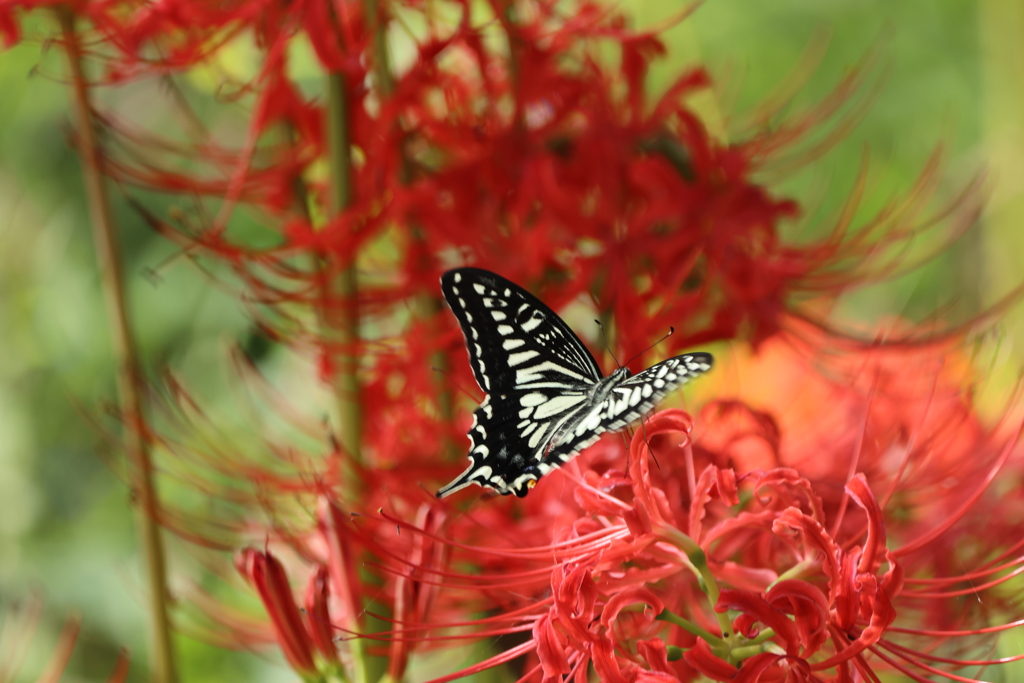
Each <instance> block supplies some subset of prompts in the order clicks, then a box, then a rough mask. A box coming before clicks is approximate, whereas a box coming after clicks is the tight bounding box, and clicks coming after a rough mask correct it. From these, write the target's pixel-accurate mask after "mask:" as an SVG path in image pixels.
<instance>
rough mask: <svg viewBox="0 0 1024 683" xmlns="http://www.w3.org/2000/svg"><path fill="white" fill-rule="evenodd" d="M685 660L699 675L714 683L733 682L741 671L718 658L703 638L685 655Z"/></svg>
mask: <svg viewBox="0 0 1024 683" xmlns="http://www.w3.org/2000/svg"><path fill="white" fill-rule="evenodd" d="M683 659H684V660H685V661H686V663H687V664H689V665H690V666H691V667H692V668H693V669H695V670H696V671H697V672H698V673H700V674H701V675H703V676H706V677H708V678H710V679H711V680H713V681H731V680H733V679H734V678H735V677H736V675H737V674H738V673H739V669H737V668H736V667H734V666H733V665H732V664H730V663H729V662H726V661H724V660H722V659H719V658H718V657H716V656H715V653H713V652H712V651H711V648H710V647H709V646H708V644H707V642H705V641H704V639H703V638H698V639H697V644H696V645H694V646H693V647H691V648H690V649H689V650H687V651H686V652H685V653H683Z"/></svg>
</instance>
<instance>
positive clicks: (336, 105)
mask: <svg viewBox="0 0 1024 683" xmlns="http://www.w3.org/2000/svg"><path fill="white" fill-rule="evenodd" d="M327 85H328V97H327V117H328V123H327V140H328V142H327V144H328V163H329V166H330V173H331V205H330V212H329V215H330V217H331V218H334V217H335V216H338V215H339V214H341V213H342V212H343V211H344V210H345V209H346V208H348V207H349V206H351V204H352V200H353V196H352V142H351V139H350V130H349V126H350V125H351V119H352V117H351V112H350V111H349V108H350V106H351V104H350V101H349V92H348V87H347V84H346V82H345V75H344V74H340V73H331V74H330V75H329V76H328V83H327ZM333 271H334V269H333V268H328V269H327V272H326V273H325V280H326V281H325V283H324V286H325V287H327V288H329V290H330V291H329V292H327V294H328V296H327V297H326V298H327V300H328V304H327V306H328V309H329V310H326V311H324V315H325V316H326V319H327V321H328V322H329V324H330V328H331V332H332V333H333V335H334V337H335V339H336V341H337V343H338V346H339V347H340V348H341V354H340V358H339V364H338V365H339V367H338V373H337V375H336V378H335V380H334V392H335V395H336V396H337V401H338V411H339V416H338V417H339V420H340V423H341V424H340V427H341V434H340V435H339V436H340V440H341V444H342V446H344V447H345V450H346V451H347V452H348V453H349V455H351V457H352V458H353V459H354V460H355V461H356V462H362V437H363V434H362V429H363V425H362V420H363V415H362V405H361V403H360V386H359V350H358V345H359V327H360V324H359V323H360V320H359V280H358V277H357V272H356V258H355V254H352V255H351V257H350V258H349V259H348V262H347V263H343V264H342V267H341V271H340V272H338V273H335V272H333Z"/></svg>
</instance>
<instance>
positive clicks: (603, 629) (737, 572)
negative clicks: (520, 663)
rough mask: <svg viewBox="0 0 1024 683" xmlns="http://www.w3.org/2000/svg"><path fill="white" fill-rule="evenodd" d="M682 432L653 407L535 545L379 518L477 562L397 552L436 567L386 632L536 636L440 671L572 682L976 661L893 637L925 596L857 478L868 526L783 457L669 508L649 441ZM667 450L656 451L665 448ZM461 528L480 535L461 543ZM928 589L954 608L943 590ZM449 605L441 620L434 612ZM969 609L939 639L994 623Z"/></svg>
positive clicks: (705, 484) (424, 639) (854, 505)
mask: <svg viewBox="0 0 1024 683" xmlns="http://www.w3.org/2000/svg"><path fill="white" fill-rule="evenodd" d="M690 430H691V423H690V422H689V419H688V418H687V417H686V416H685V414H683V413H679V412H675V411H666V412H664V413H660V414H659V415H657V416H655V417H654V418H652V419H651V421H650V422H649V424H648V425H647V427H646V437H645V436H644V435H643V434H641V433H639V432H638V433H637V435H636V436H635V437H634V439H633V442H632V447H631V453H630V469H629V474H628V475H625V474H624V473H615V472H609V473H607V474H606V475H605V476H604V477H597V476H594V475H593V474H592V473H591V474H589V475H588V476H587V477H586V478H585V479H576V481H575V490H574V495H573V498H574V499H575V503H576V505H578V506H579V510H580V511H581V513H582V514H580V513H577V515H578V516H577V519H576V520H575V521H574V522H572V523H571V525H567V526H564V527H560V528H561V529H563V530H562V531H558V530H555V531H553V532H552V533H550V535H549V536H548V537H547V538H550V539H551V540H550V542H547V539H546V538H543V539H539V540H543V541H545V542H544V543H543V544H540V545H530V544H529V543H524V542H519V543H516V542H514V541H513V542H512V543H511V544H510V543H509V539H506V538H504V537H501V538H496V537H494V536H493V535H492V536H490V537H487V536H483V537H481V536H479V534H474V533H473V531H472V528H473V527H474V526H479V525H481V524H485V523H484V522H482V521H481V520H479V519H474V520H473V523H472V524H469V525H467V524H465V523H463V524H454V525H453V524H448V525H445V526H444V527H442V528H437V527H433V526H432V527H431V528H424V527H420V526H416V525H412V524H405V523H402V522H400V521H399V520H397V519H396V518H393V517H391V516H390V515H386V514H385V515H384V520H385V522H386V523H397V524H400V525H401V527H402V529H403V534H406V533H408V532H411V534H410V535H418V536H422V538H423V539H424V540H425V541H426V540H429V541H430V543H431V544H434V545H437V544H441V545H446V546H447V547H448V549H449V550H448V551H449V552H450V553H451V556H452V562H453V563H458V562H466V561H470V562H472V563H473V564H476V565H477V566H478V567H482V570H481V571H478V572H474V573H472V574H463V573H459V572H456V571H453V570H452V569H449V568H445V566H444V565H443V564H440V565H439V564H437V563H434V562H431V563H425V562H421V561H419V560H417V561H416V562H415V563H414V562H410V561H408V560H405V563H407V566H408V567H409V569H406V570H403V571H405V572H406V573H408V572H409V571H413V572H417V573H419V574H420V575H421V576H424V577H431V576H432V577H436V578H434V579H433V580H432V581H431V582H430V583H431V585H434V586H435V589H434V590H435V593H434V596H435V599H436V601H437V602H436V603H435V604H436V609H435V610H434V611H433V617H434V618H432V619H427V618H426V617H427V612H421V613H419V614H418V615H417V616H418V620H417V621H415V622H412V621H410V620H408V619H403V620H401V622H400V623H399V622H398V621H397V620H396V623H395V628H394V630H393V631H392V632H391V635H390V636H387V637H394V638H400V642H401V643H402V644H403V645H402V646H403V647H408V643H409V641H410V640H412V641H415V642H417V643H419V644H420V646H422V647H437V646H439V643H443V642H444V641H445V639H444V638H439V637H436V636H431V635H428V634H440V633H445V632H446V631H448V630H449V629H453V628H458V629H460V630H463V631H464V629H465V628H466V627H467V626H475V628H476V629H477V630H476V636H477V637H483V636H485V635H497V634H500V633H513V632H528V633H529V634H530V635H531V638H530V640H528V641H527V642H526V643H524V644H522V645H520V646H517V647H516V648H513V649H512V650H509V651H508V652H505V653H501V654H498V655H495V656H493V657H491V658H490V659H488V660H486V661H484V662H482V663H480V664H478V665H475V666H472V667H470V668H467V669H464V670H462V671H459V672H455V673H452V674H451V675H449V676H444V677H442V678H439V679H437V681H447V680H454V679H455V678H458V677H459V676H464V675H468V674H470V673H472V672H475V671H480V670H482V669H485V668H488V667H491V666H495V665H497V664H500V663H503V662H506V661H509V660H511V659H514V658H518V657H522V656H524V655H526V656H527V662H528V663H527V671H528V672H529V677H534V676H535V677H536V678H538V679H543V680H563V679H564V678H565V677H569V678H572V677H574V676H576V677H583V676H586V672H587V670H588V667H589V666H593V667H594V670H595V671H596V672H597V674H598V676H599V677H600V678H601V680H607V681H635V680H650V681H653V680H694V678H695V677H696V676H697V675H703V676H706V677H708V678H711V679H713V680H723V681H725V680H736V681H781V680H806V681H825V680H835V681H846V680H855V677H856V676H860V677H861V678H862V679H865V680H877V679H878V675H879V674H878V672H879V671H887V670H890V669H891V668H895V669H897V670H900V671H904V670H907V669H908V667H915V666H916V667H919V668H920V669H923V670H924V671H926V672H929V671H931V670H932V669H935V670H936V671H938V672H939V673H943V674H944V675H948V677H949V678H951V679H954V680H959V679H957V676H956V675H955V674H954V673H953V671H952V670H951V669H938V668H936V667H935V666H933V665H932V664H931V663H930V662H931V661H938V662H939V663H940V667H941V666H942V663H945V665H947V666H953V667H954V668H956V667H959V666H964V665H968V664H972V663H979V664H985V663H986V660H976V659H975V660H971V659H966V658H956V657H936V656H935V655H934V654H932V651H933V650H934V647H932V648H925V649H921V650H917V649H914V648H913V647H911V646H909V645H905V644H901V643H900V640H902V639H904V638H905V637H906V636H908V635H911V634H913V633H914V630H913V629H906V628H905V627H902V626H898V625H899V623H900V620H901V619H911V620H913V618H914V617H915V615H916V614H917V612H918V610H919V609H920V605H921V603H922V602H923V599H922V598H923V596H922V595H921V594H920V593H919V592H918V593H917V594H914V591H908V590H907V588H906V586H907V585H908V584H907V583H906V580H905V578H904V567H903V564H902V562H901V561H900V559H899V557H900V554H901V548H899V547H896V548H890V547H889V546H888V545H887V542H888V537H887V534H886V531H885V524H884V522H883V512H882V508H881V507H880V505H879V504H878V502H877V501H876V499H875V497H874V494H873V493H872V491H871V489H870V487H869V485H868V483H867V480H866V479H865V478H864V477H863V476H862V475H857V476H855V477H853V478H852V479H851V480H850V481H849V482H848V484H847V487H846V492H847V495H848V496H849V498H850V501H851V509H850V510H848V511H847V512H846V513H845V514H847V515H849V516H850V517H853V518H856V519H859V520H861V521H862V524H861V525H859V526H855V525H842V526H841V527H840V529H839V531H838V532H829V530H828V529H829V527H830V524H829V522H830V521H831V520H830V519H828V517H827V516H826V513H825V507H824V506H823V505H822V502H821V500H820V499H819V498H818V496H817V495H816V494H815V491H814V488H813V486H812V485H811V483H810V482H809V481H808V480H807V479H804V478H802V477H800V476H799V474H798V473H797V472H795V471H793V470H789V469H774V470H770V471H766V472H757V471H754V472H749V473H742V474H734V473H733V472H732V471H731V470H723V469H719V468H716V467H714V466H708V467H707V468H705V470H704V471H703V473H702V474H701V476H700V477H699V479H698V480H697V481H696V483H695V485H694V486H693V488H692V489H690V500H691V504H690V506H689V509H688V510H680V509H679V508H678V507H677V506H676V505H674V504H673V502H672V499H671V497H670V496H669V495H667V494H666V490H665V488H663V486H662V485H661V482H660V481H659V477H658V476H656V473H657V472H658V470H657V469H656V468H654V467H652V463H651V459H650V458H651V446H649V445H648V444H649V443H650V444H652V445H653V446H654V449H655V450H659V447H658V445H657V444H659V443H662V444H664V443H666V441H665V439H666V438H670V437H673V436H682V437H683V438H684V441H683V443H684V444H685V443H686V435H687V434H688V433H689V431H690ZM669 457H670V456H669V454H668V452H666V451H664V449H662V453H661V457H660V458H659V460H661V461H664V460H667V459H668V458H669ZM677 457H678V456H677ZM691 457H692V456H691ZM552 476H557V475H552ZM538 491H539V489H538ZM527 500H529V499H527ZM484 512H485V511H481V513H484ZM836 514H837V513H835V512H833V513H832V515H833V517H834V516H835V515H836ZM382 528H383V527H382ZM849 529H852V531H850V530H849ZM406 530H407V531H406ZM470 537H473V538H476V539H478V540H479V539H480V538H484V539H486V540H487V541H488V542H486V543H482V544H479V545H473V546H467V545H465V544H464V543H462V542H456V541H455V539H466V538H470ZM420 556H421V555H418V556H417V557H420ZM470 558H472V559H470ZM492 558H493V559H492ZM395 559H397V557H395ZM552 561H553V565H552ZM545 565H547V567H548V568H547V569H545ZM452 566H454V565H452V564H449V565H448V567H452ZM965 576H967V575H965V574H963V573H962V572H961V573H960V574H959V575H950V576H949V577H948V581H950V582H956V581H963V580H965V578H964V577H965ZM544 577H547V581H544V580H543V579H544ZM1004 578H1006V577H1005V576H1004ZM470 592H472V599H469V600H467V599H466V598H463V599H461V600H455V601H453V600H452V594H453V593H454V594H456V595H458V594H460V593H461V594H466V595H467V597H468V595H469V593H470ZM512 596H518V597H515V598H513V597H512ZM925 599H927V598H925ZM931 599H934V600H935V601H936V602H953V603H955V602H956V600H955V596H953V595H952V594H950V595H949V596H946V595H942V594H939V593H937V594H935V595H934V596H931ZM489 601H496V602H494V603H493V604H494V605H495V607H497V608H498V609H500V610H501V611H500V613H499V615H498V616H495V617H490V618H487V619H484V620H480V621H475V622H474V621H466V619H465V616H463V617H462V618H457V617H455V615H458V614H461V615H468V614H470V613H472V612H473V611H476V610H479V609H480V608H481V606H482V605H483V604H487V603H488V602H489ZM712 608H713V609H712ZM444 614H450V615H452V616H450V617H449V618H448V620H445V619H442V618H441V616H442V615H444ZM964 618H965V619H969V620H972V623H973V624H974V626H973V627H972V628H963V626H965V625H966V623H963V622H962V623H961V628H959V629H955V630H954V629H951V630H947V631H945V632H943V631H941V630H936V631H933V633H935V634H940V633H941V634H942V636H944V639H945V642H952V641H955V640H956V639H960V640H964V639H966V638H968V637H969V636H973V637H975V638H984V637H985V634H986V633H991V632H993V631H995V629H987V628H985V627H984V621H983V619H981V618H980V615H974V616H967V615H964ZM1011 626H1013V624H1010V625H1007V626H1003V627H999V628H1000V629H1002V628H1009V627H1011ZM677 627H678V628H677ZM381 635H385V634H381ZM472 636H473V634H472V633H470V634H465V633H464V634H463V635H460V636H457V637H459V638H467V637H472ZM680 655H683V656H682V657H681V658H680ZM899 660H902V663H901V662H900V661H899ZM987 663H993V662H991V661H989V662H987Z"/></svg>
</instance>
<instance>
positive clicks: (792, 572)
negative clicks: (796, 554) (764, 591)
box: [768, 559, 818, 588]
mask: <svg viewBox="0 0 1024 683" xmlns="http://www.w3.org/2000/svg"><path fill="white" fill-rule="evenodd" d="M817 565H818V560H816V559H806V560H801V561H800V562H798V563H797V564H795V565H793V566H792V567H790V568H789V569H787V570H786V571H784V572H782V573H781V574H779V578H777V579H775V580H774V581H772V582H771V584H770V585H769V586H768V588H771V587H772V586H774V585H775V584H777V583H778V582H779V581H786V580H788V579H798V578H800V577H801V576H803V575H804V573H805V572H806V571H807V570H808V569H810V568H812V567H815V566H817Z"/></svg>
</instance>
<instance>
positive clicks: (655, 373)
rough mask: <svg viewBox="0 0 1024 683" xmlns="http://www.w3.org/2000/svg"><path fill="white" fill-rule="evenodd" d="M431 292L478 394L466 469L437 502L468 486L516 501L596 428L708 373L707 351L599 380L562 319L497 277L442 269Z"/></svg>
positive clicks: (626, 418) (610, 426)
mask: <svg viewBox="0 0 1024 683" xmlns="http://www.w3.org/2000/svg"><path fill="white" fill-rule="evenodd" d="M441 291H442V292H443V293H444V298H445V299H446V300H447V301H448V305H449V306H451V309H452V311H453V312H454V313H455V317H456V318H458V320H459V325H461V326H462V333H463V334H464V335H465V337H466V347H467V348H468V350H469V357H470V363H471V364H472V368H473V374H474V375H475V376H476V382H477V384H479V385H480V388H481V389H483V390H484V392H486V394H487V396H486V398H484V401H483V403H481V404H480V407H479V408H477V409H476V412H474V420H473V426H472V427H471V428H470V430H469V440H470V449H469V460H470V465H469V467H468V468H467V469H466V471H465V472H463V473H462V474H461V475H459V477H458V478H457V479H455V481H453V482H451V483H450V484H448V485H447V486H445V487H443V488H441V490H439V491H438V492H437V497H438V498H443V497H444V496H447V495H449V494H451V493H454V492H456V491H458V490H459V489H462V488H464V487H466V486H469V485H470V484H477V485H479V486H485V487H488V488H492V489H494V490H495V491H497V492H498V493H500V494H502V495H508V494H510V493H514V494H516V495H517V496H519V497H523V496H525V495H526V494H527V493H528V492H529V490H530V489H532V488H533V487H534V486H536V484H537V481H538V480H539V479H540V478H541V477H543V476H544V475H545V474H547V473H548V472H550V471H551V470H553V469H555V468H556V467H560V466H561V465H563V464H565V463H566V462H568V461H569V460H570V459H571V458H572V457H573V456H574V455H576V454H577V453H579V452H580V451H581V450H583V449H584V448H586V447H587V446H589V445H590V444H592V443H594V442H595V441H597V439H598V437H600V436H601V434H603V433H604V432H608V431H614V430H617V429H621V428H623V427H625V426H626V425H628V424H630V423H631V422H633V421H634V420H636V419H637V418H639V417H640V416H641V415H643V414H644V413H646V412H647V411H649V410H650V409H651V408H653V407H654V405H655V404H656V403H657V402H658V401H660V400H661V399H662V398H663V397H664V396H665V395H666V394H668V393H669V392H670V391H672V390H674V389H675V388H677V387H679V386H680V385H682V384H685V383H686V382H688V381H689V380H690V379H692V378H694V377H696V376H697V375H700V374H702V373H705V372H707V371H708V370H710V369H711V363H712V359H711V355H710V354H707V353H687V354H684V355H682V356H676V357H675V358H669V359H668V360H666V361H662V362H661V363H658V364H657V365H655V366H653V367H650V368H648V369H647V370H644V371H643V372H641V373H639V374H637V375H632V376H631V375H630V372H629V370H628V369H627V368H619V369H618V370H616V371H615V372H613V373H612V374H611V375H609V376H608V377H604V376H603V375H602V374H601V369H600V368H599V367H598V365H597V361H595V360H594V357H593V356H592V355H591V354H590V351H588V350H587V347H586V346H584V345H583V342H581V341H580V340H579V338H578V337H577V336H576V335H575V334H574V333H573V331H572V330H570V329H569V326H568V325H566V324H565V321H563V320H562V319H561V318H559V317H558V315H556V314H555V312H554V311H552V310H551V309H550V308H548V307H547V306H545V305H544V304H543V303H541V302H540V301H539V300H538V299H537V298H536V297H534V296H533V295H532V294H530V293H529V292H527V291H526V290H524V289H523V288H522V287H519V286H518V285H516V284H513V283H512V282H509V281H508V280H506V279H505V278H503V277H501V276H500V275H495V274H494V273H491V272H488V271H486V270H481V269H479V268H457V269H455V270H449V271H448V272H446V273H445V274H444V275H442V276H441Z"/></svg>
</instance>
